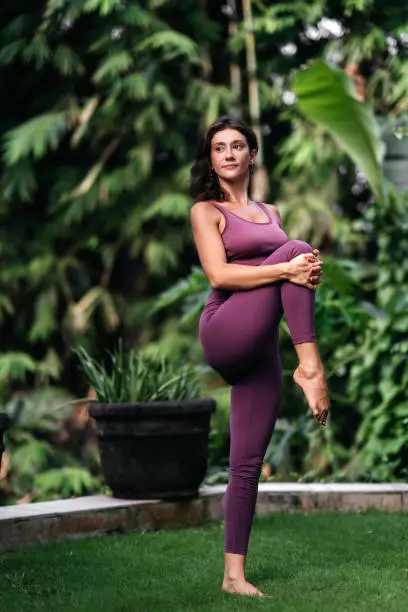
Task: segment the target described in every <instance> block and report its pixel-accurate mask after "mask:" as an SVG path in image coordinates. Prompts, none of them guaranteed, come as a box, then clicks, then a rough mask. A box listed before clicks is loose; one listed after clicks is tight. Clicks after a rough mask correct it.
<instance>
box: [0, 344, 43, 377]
mask: <svg viewBox="0 0 408 612" xmlns="http://www.w3.org/2000/svg"><path fill="white" fill-rule="evenodd" d="M36 368H37V363H36V361H34V359H33V358H32V357H31V356H30V355H28V354H27V353H18V352H13V351H9V352H7V353H3V354H0V381H1V382H8V381H9V380H24V378H25V376H26V374H27V372H35V370H36Z"/></svg>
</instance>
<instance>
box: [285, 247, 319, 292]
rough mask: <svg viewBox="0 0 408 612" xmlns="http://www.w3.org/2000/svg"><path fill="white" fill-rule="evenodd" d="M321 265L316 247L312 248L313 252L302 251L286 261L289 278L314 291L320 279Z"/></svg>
mask: <svg viewBox="0 0 408 612" xmlns="http://www.w3.org/2000/svg"><path fill="white" fill-rule="evenodd" d="M322 266H323V262H322V261H321V260H320V259H319V251H318V250H317V249H313V254H312V253H302V255H298V256H297V257H294V258H293V259H291V261H290V262H289V263H288V274H289V280H290V281H291V282H292V283H295V284H297V285H304V286H305V287H308V288H309V289H312V290H313V291H316V289H317V287H318V285H319V283H320V280H321V279H320V277H321V274H322Z"/></svg>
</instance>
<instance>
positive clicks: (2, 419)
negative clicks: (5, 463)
mask: <svg viewBox="0 0 408 612" xmlns="http://www.w3.org/2000/svg"><path fill="white" fill-rule="evenodd" d="M9 425H10V419H9V417H8V416H7V414H4V413H3V412H0V469H1V459H2V456H3V451H4V442H3V434H4V432H5V431H6V429H7V427H8V426H9Z"/></svg>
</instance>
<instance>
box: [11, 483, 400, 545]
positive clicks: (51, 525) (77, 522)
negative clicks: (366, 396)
mask: <svg viewBox="0 0 408 612" xmlns="http://www.w3.org/2000/svg"><path fill="white" fill-rule="evenodd" d="M225 488H226V485H216V486H212V487H202V489H200V495H199V497H198V498H197V499H195V500H192V501H189V502H160V501H132V500H121V499H114V498H112V497H108V496H105V495H94V496H89V497H79V498H74V499H66V500H57V501H51V502H43V503H34V504H22V505H16V506H4V507H0V551H4V550H10V549H13V548H20V547H23V546H26V545H27V544H32V543H36V542H46V541H50V540H65V539H75V538H79V537H85V536H90V535H99V534H102V533H111V532H114V531H122V532H125V531H145V530H147V529H157V528H161V527H183V526H187V525H192V524H202V523H204V522H206V521H209V520H220V519H222V498H223V495H224V492H225ZM258 491H259V492H258V499H257V505H256V514H258V515H261V514H268V513H272V512H293V511H301V512H313V511H325V512H327V511H338V512H347V511H354V512H357V511H364V510H371V509H375V510H382V511H394V512H395V511H397V512H398V511H399V512H408V484H365V483H351V484H336V483H333V484H317V483H313V484H301V483H260V484H259V488H258Z"/></svg>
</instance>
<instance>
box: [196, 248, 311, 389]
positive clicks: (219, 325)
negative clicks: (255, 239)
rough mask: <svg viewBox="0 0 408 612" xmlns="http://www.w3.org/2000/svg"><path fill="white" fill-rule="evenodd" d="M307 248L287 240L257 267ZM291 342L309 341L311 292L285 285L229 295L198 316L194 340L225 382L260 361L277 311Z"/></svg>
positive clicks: (270, 338)
mask: <svg viewBox="0 0 408 612" xmlns="http://www.w3.org/2000/svg"><path fill="white" fill-rule="evenodd" d="M312 251H313V250H312V247H311V246H310V245H309V244H307V243H306V242H302V241H301V240H289V241H288V242H287V243H286V244H284V245H283V246H282V247H280V248H279V249H276V251H274V252H273V253H272V254H271V255H270V256H269V257H267V258H266V259H265V260H264V261H263V263H262V264H261V265H270V264H276V263H282V262H285V261H290V260H291V259H293V258H294V257H296V256H297V255H300V254H302V253H311V252H312ZM283 312H285V317H286V320H287V322H288V326H289V330H290V333H291V336H292V340H293V343H294V344H299V343H302V342H315V340H316V336H315V331H314V320H313V314H314V292H313V291H312V290H311V289H308V288H307V287H302V286H300V285H295V284H293V283H290V282H279V283H271V284H270V285H266V286H264V287H259V288H257V289H250V290H247V291H234V292H233V293H232V294H231V296H230V297H228V298H227V299H226V300H225V302H224V303H223V304H221V305H220V306H219V308H218V309H217V310H216V312H209V313H206V311H204V312H203V315H202V317H201V319H200V339H201V343H202V346H203V349H204V354H205V356H206V359H207V362H208V363H209V364H210V365H211V366H212V367H213V368H214V369H216V370H218V371H219V372H220V374H221V375H222V376H223V378H224V379H225V380H226V381H227V382H229V383H230V384H234V383H235V382H236V381H239V380H240V379H241V377H242V376H245V374H246V373H247V372H249V371H250V370H251V369H252V368H254V367H256V365H257V363H258V362H259V360H260V359H262V358H263V354H264V352H265V350H267V348H268V346H270V343H271V342H275V343H276V350H278V348H277V334H276V333H275V332H276V329H277V327H278V324H279V320H280V318H281V316H282V313H283Z"/></svg>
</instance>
